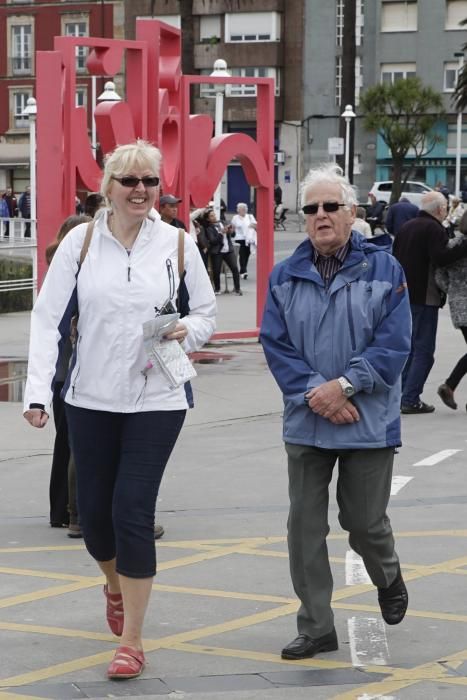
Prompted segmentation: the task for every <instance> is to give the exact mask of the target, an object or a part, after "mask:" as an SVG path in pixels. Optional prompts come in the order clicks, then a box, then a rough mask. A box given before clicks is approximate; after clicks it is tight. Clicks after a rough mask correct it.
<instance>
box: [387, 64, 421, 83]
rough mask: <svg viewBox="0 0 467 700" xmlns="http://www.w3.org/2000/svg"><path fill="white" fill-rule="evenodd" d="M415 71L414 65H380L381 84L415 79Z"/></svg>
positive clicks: (415, 66) (415, 65)
mask: <svg viewBox="0 0 467 700" xmlns="http://www.w3.org/2000/svg"><path fill="white" fill-rule="evenodd" d="M416 70H417V64H416V63H382V64H381V82H382V83H395V82H396V80H404V79H405V78H415V76H416Z"/></svg>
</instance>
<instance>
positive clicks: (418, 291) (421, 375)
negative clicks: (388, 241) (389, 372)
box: [393, 192, 467, 414]
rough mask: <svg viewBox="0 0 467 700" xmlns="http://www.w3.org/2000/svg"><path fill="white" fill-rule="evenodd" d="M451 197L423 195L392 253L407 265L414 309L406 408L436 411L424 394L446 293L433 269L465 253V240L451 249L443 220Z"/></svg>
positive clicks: (406, 370)
mask: <svg viewBox="0 0 467 700" xmlns="http://www.w3.org/2000/svg"><path fill="white" fill-rule="evenodd" d="M446 210H447V202H446V198H445V196H444V195H443V194H442V193H441V192H427V193H426V194H425V195H423V197H422V201H421V207H420V211H419V213H418V215H417V216H416V217H415V218H414V219H411V220H410V221H407V223H405V224H404V225H403V226H402V228H401V229H400V230H399V232H398V233H397V235H396V237H395V239H394V245H393V253H394V255H395V257H396V258H397V259H398V260H399V262H400V264H401V265H402V267H403V268H404V272H405V275H406V277H407V284H408V288H409V295H410V310H411V312H412V325H413V331H412V347H411V351H410V355H409V359H408V360H407V363H406V365H405V367H404V371H403V373H402V403H401V412H402V413H415V414H416V413H432V412H433V411H434V410H435V407H434V406H432V405H430V404H427V403H425V402H424V401H422V400H421V398H420V396H421V394H422V392H423V387H424V385H425V382H426V380H427V378H428V375H429V373H430V370H431V368H432V367H433V363H434V361H435V344H436V330H437V327H438V312H439V309H440V307H441V306H443V304H444V301H445V299H444V295H443V294H442V292H441V291H440V290H439V289H438V287H437V286H436V283H435V269H436V268H437V267H444V266H445V265H449V264H450V263H452V262H454V261H455V260H459V259H460V258H464V257H465V256H466V255H467V241H466V242H463V243H461V244H460V245H457V246H454V247H453V248H448V247H447V243H448V240H449V236H448V233H447V231H446V229H445V228H444V226H443V225H442V223H441V222H442V221H444V219H445V218H446Z"/></svg>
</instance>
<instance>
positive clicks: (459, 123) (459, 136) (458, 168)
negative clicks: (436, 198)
mask: <svg viewBox="0 0 467 700" xmlns="http://www.w3.org/2000/svg"><path fill="white" fill-rule="evenodd" d="M454 56H455V57H456V58H458V59H459V65H458V67H457V80H456V83H457V82H458V80H459V76H460V74H461V71H462V69H463V67H464V54H463V53H460V52H456V53H455V54H454ZM461 153H462V110H461V109H460V110H459V111H458V112H457V132H456V184H455V192H456V197H460V196H461Z"/></svg>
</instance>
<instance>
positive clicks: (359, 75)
mask: <svg viewBox="0 0 467 700" xmlns="http://www.w3.org/2000/svg"><path fill="white" fill-rule="evenodd" d="M362 87H363V66H362V59H361V56H356V57H355V97H354V104H353V106H354V107H358V105H359V104H360V93H361V90H362ZM335 98H336V105H338V106H340V105H341V104H342V56H337V58H336V95H335Z"/></svg>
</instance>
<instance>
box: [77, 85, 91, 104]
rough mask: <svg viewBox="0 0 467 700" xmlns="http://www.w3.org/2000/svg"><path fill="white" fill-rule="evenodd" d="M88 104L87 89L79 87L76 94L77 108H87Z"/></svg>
mask: <svg viewBox="0 0 467 700" xmlns="http://www.w3.org/2000/svg"><path fill="white" fill-rule="evenodd" d="M87 104H88V90H87V88H86V87H81V86H78V87H77V88H76V93H75V105H76V107H86V105H87Z"/></svg>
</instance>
